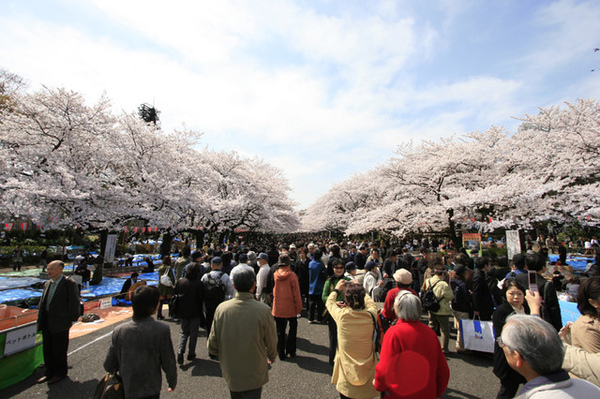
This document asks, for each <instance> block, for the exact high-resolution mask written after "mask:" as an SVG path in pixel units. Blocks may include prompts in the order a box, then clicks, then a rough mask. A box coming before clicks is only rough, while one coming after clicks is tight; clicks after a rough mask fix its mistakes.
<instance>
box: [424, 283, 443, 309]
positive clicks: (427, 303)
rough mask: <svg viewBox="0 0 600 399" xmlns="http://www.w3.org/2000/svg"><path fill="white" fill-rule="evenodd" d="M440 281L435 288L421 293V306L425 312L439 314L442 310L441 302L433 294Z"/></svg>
mask: <svg viewBox="0 0 600 399" xmlns="http://www.w3.org/2000/svg"><path fill="white" fill-rule="evenodd" d="M440 281H442V280H438V281H437V282H436V283H435V284H434V285H433V286H431V287H429V288H428V289H426V290H423V291H421V295H420V297H421V304H422V305H423V310H426V311H428V312H437V311H438V310H440V302H439V300H438V299H437V297H436V296H435V294H434V293H433V287H435V286H436V285H437V284H438V283H439V282H440Z"/></svg>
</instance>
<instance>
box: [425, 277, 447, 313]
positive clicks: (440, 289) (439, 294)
mask: <svg viewBox="0 0 600 399" xmlns="http://www.w3.org/2000/svg"><path fill="white" fill-rule="evenodd" d="M438 281H440V278H439V277H438V276H436V275H434V276H433V277H431V278H430V279H429V280H427V281H426V282H425V289H429V288H430V287H433V285H434V284H435V283H437V282H438ZM433 293H434V294H435V297H436V298H437V299H438V301H439V303H440V310H438V311H437V312H431V313H433V314H435V315H438V316H452V309H451V307H450V303H451V302H452V300H453V299H454V293H453V292H452V288H450V286H449V285H448V283H447V282H446V281H444V280H443V279H442V281H440V282H439V283H438V284H435V287H433Z"/></svg>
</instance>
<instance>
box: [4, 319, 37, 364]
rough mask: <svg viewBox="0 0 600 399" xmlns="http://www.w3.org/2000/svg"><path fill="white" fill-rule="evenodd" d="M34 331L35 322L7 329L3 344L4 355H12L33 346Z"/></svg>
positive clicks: (35, 327)
mask: <svg viewBox="0 0 600 399" xmlns="http://www.w3.org/2000/svg"><path fill="white" fill-rule="evenodd" d="M36 332H37V325H36V323H33V324H32V325H27V326H23V327H21V328H15V329H14V330H10V331H8V332H7V333H6V341H5V344H4V356H8V355H12V354H13V353H17V352H21V351H24V350H25V349H29V348H31V347H33V346H35V334H36Z"/></svg>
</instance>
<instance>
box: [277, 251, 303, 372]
mask: <svg viewBox="0 0 600 399" xmlns="http://www.w3.org/2000/svg"><path fill="white" fill-rule="evenodd" d="M278 263H279V267H278V268H277V270H276V271H275V273H274V274H273V279H274V280H275V287H274V288H273V310H272V315H273V317H274V318H275V324H277V352H278V353H279V359H281V360H285V358H286V356H287V355H289V356H290V357H294V356H296V332H297V330H298V319H297V315H298V314H299V313H300V312H301V311H302V296H301V295H300V285H299V284H298V276H296V273H294V272H293V271H292V269H291V268H290V264H291V263H292V262H291V260H290V257H289V256H288V255H285V254H284V255H281V256H280V257H279V262H278ZM288 323H289V324H290V330H289V332H288V334H287V336H286V334H285V330H286V328H287V324H288Z"/></svg>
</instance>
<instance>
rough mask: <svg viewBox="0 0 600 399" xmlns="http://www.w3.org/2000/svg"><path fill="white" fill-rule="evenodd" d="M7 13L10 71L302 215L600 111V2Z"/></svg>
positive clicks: (100, 6) (3, 59)
mask: <svg viewBox="0 0 600 399" xmlns="http://www.w3.org/2000/svg"><path fill="white" fill-rule="evenodd" d="M2 3H3V7H2V8H3V12H2V14H1V15H0V67H2V68H5V69H8V70H9V71H11V72H14V73H17V74H20V75H22V76H24V77H25V78H27V79H28V80H29V82H30V86H31V88H32V89H36V88H39V87H40V85H42V84H43V85H47V86H53V87H55V86H61V87H66V88H68V89H71V90H74V91H77V92H80V93H82V94H84V96H85V97H86V98H87V99H88V101H89V102H90V103H92V102H94V101H96V100H97V99H98V98H99V97H100V96H101V95H102V94H103V93H106V95H107V96H108V97H109V98H110V99H111V100H112V102H113V107H114V109H115V111H117V112H118V111H121V110H123V111H126V112H133V111H135V110H136V108H137V106H138V105H139V104H141V103H154V104H155V106H156V108H157V109H159V110H160V111H161V120H162V126H163V128H164V129H165V130H172V129H178V128H182V127H184V126H185V127H186V128H189V129H193V130H197V131H200V132H203V133H204V135H203V137H202V144H203V145H206V146H208V147H209V148H212V149H215V150H223V149H224V150H236V151H238V152H240V153H241V154H243V155H245V156H251V157H252V156H257V157H260V158H263V159H265V160H267V161H269V162H270V163H272V164H274V165H276V166H278V167H279V168H281V169H282V170H283V172H284V173H285V175H286V176H287V178H288V179H289V181H290V185H291V186H292V188H293V192H292V198H293V199H294V200H295V201H297V202H298V204H299V205H298V208H306V207H308V206H309V205H310V204H311V203H312V202H314V201H315V200H316V199H317V197H318V196H319V195H322V194H324V193H325V192H326V191H327V190H328V189H329V187H330V186H331V184H332V183H335V182H339V181H342V180H344V179H346V178H348V177H350V176H351V175H352V174H354V173H358V172H361V171H366V170H369V169H373V168H375V167H376V166H377V165H379V164H381V163H383V162H385V160H386V159H388V158H389V157H391V156H392V155H393V154H394V151H395V149H396V147H397V146H398V144H400V143H402V142H405V141H409V140H413V141H419V140H421V139H438V138H440V137H448V136H450V135H452V134H462V133H466V132H469V131H473V130H485V129H486V128H488V127H489V126H491V125H501V126H505V127H506V128H507V129H508V130H510V131H514V129H515V128H516V126H517V125H518V121H516V120H515V119H514V118H513V117H519V116H522V115H524V114H525V113H530V114H531V113H535V112H536V111H537V107H540V106H542V107H543V106H549V105H558V104H561V103H562V102H563V101H574V100H576V99H577V98H598V97H599V95H600V52H597V53H594V51H593V49H594V48H596V47H600V24H599V23H598V21H600V7H598V5H599V4H598V2H597V1H574V0H573V1H555V2H550V1H517V0H514V1H513V0H506V1H496V2H489V1H450V0H447V1H419V2H416V1H349V0H343V1H342V0H339V1H333V0H329V1H308V0H307V1H286V0H272V1H263V0H255V1H242V0H238V1H229V0H219V1H198V0H196V1H194V0H190V1H188V0H175V1H169V2H164V1H157V0H150V1H144V2H139V1H130V0H95V1H93V0H90V1H82V0H79V1H76V0H46V1H43V0H34V1H21V0H14V1H13V0H4V1H3V2H2ZM592 69H598V71H597V72H591V70H592Z"/></svg>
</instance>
